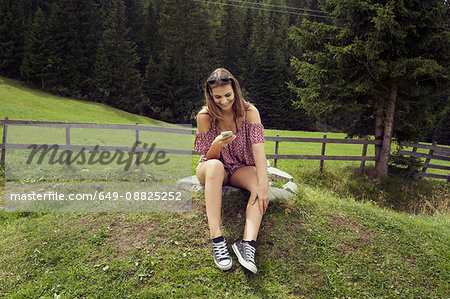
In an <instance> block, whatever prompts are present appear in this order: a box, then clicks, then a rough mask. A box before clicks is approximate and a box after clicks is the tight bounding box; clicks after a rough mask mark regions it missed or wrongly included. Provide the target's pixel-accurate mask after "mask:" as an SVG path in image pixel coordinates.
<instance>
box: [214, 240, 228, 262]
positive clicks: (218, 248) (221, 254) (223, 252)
mask: <svg viewBox="0 0 450 299" xmlns="http://www.w3.org/2000/svg"><path fill="white" fill-rule="evenodd" d="M212 244H213V250H214V253H215V256H216V258H217V259H218V260H219V261H220V260H224V259H229V258H230V253H229V252H228V249H227V243H226V242H225V241H221V242H219V243H214V242H213V243H212Z"/></svg>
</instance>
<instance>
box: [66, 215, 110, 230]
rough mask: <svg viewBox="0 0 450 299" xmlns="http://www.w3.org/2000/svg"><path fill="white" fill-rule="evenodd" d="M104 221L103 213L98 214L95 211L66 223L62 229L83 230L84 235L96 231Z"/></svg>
mask: <svg viewBox="0 0 450 299" xmlns="http://www.w3.org/2000/svg"><path fill="white" fill-rule="evenodd" d="M104 222H105V219H104V215H102V216H99V215H97V214H96V213H88V214H86V215H83V216H81V217H80V218H78V219H77V220H75V221H74V222H73V223H71V224H70V225H68V226H67V227H66V228H65V229H64V231H68V230H70V231H83V232H85V233H86V235H89V234H91V233H94V232H95V231H97V230H98V229H99V228H100V227H101V226H102V225H103V223H104Z"/></svg>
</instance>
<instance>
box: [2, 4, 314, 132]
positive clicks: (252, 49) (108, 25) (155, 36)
mask: <svg viewBox="0 0 450 299" xmlns="http://www.w3.org/2000/svg"><path fill="white" fill-rule="evenodd" d="M247 2H248V3H245V2H244V3H243V2H240V1H227V2H221V3H217V2H215V3H214V2H209V1H191V0H165V1H156V0H155V1H152V0H79V1H72V0H57V1H55V0H0V22H1V25H0V50H1V51H0V55H1V56H0V73H1V74H2V75H4V76H7V77H12V78H16V79H20V80H25V81H28V82H29V83H30V84H33V85H35V86H38V87H40V88H42V89H45V90H48V91H50V92H52V93H55V94H58V95H62V96H68V97H73V98H77V99H84V100H89V101H97V102H101V103H105V104H108V105H111V106H114V107H117V108H120V109H123V110H126V111H129V112H133V113H139V114H142V115H146V116H149V117H152V118H156V119H160V120H165V121H169V122H179V123H186V122H187V123H192V122H193V120H194V116H195V114H196V113H197V111H198V110H199V109H200V108H201V106H202V105H203V103H204V97H203V91H202V90H203V84H204V82H205V79H206V77H207V75H208V74H209V73H210V72H211V71H212V70H214V69H215V68H217V67H225V68H227V69H229V70H230V71H231V72H232V73H233V74H234V75H235V76H236V77H237V78H238V79H239V80H240V83H241V86H242V87H243V92H244V96H245V98H246V100H248V101H250V102H252V103H254V104H255V105H257V107H258V108H259V110H260V113H261V117H262V118H263V120H264V125H265V126H266V127H267V128H279V129H306V130H311V129H314V128H315V126H316V124H315V122H314V121H313V119H312V118H310V117H308V116H306V114H305V113H304V112H303V111H302V110H300V109H294V107H293V106H292V100H293V99H294V98H295V95H294V94H293V93H292V92H291V91H289V90H288V88H287V86H286V82H288V81H290V80H293V79H295V75H294V74H293V72H292V70H291V69H290V66H289V60H290V56H291V55H292V54H293V53H294V52H295V49H294V48H293V45H292V42H290V41H289V39H288V36H287V32H288V28H289V26H290V25H292V24H297V23H298V22H300V21H301V19H302V18H303V17H304V15H302V14H299V13H298V12H302V13H304V11H294V12H296V13H286V12H285V11H284V12H283V10H282V9H280V8H279V7H278V5H279V6H290V7H304V8H314V7H315V4H314V1H309V0H288V1H284V0H278V1H265V2H267V3H269V2H270V5H271V6H269V8H271V9H261V8H260V6H257V5H256V6H255V5H251V1H247ZM255 2H256V1H255ZM249 3H250V4H249ZM223 4H227V5H223Z"/></svg>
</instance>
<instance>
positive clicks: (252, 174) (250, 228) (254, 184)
mask: <svg viewBox="0 0 450 299" xmlns="http://www.w3.org/2000/svg"><path fill="white" fill-rule="evenodd" d="M230 184H231V185H233V186H236V187H239V188H242V189H245V190H248V191H249V192H250V198H249V200H248V203H247V209H246V212H245V229H244V238H243V240H245V241H251V240H254V241H256V238H257V237H258V231H259V227H260V225H261V220H262V216H263V215H262V214H261V211H260V209H259V204H258V200H257V201H256V202H255V204H253V205H252V201H253V198H254V197H255V196H256V190H257V188H258V177H257V174H256V167H255V166H244V167H241V168H239V169H238V170H236V172H235V173H233V175H232V176H231V177H230Z"/></svg>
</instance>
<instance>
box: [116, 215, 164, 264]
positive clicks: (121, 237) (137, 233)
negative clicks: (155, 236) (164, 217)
mask: <svg viewBox="0 0 450 299" xmlns="http://www.w3.org/2000/svg"><path fill="white" fill-rule="evenodd" d="M158 225H159V221H157V220H146V221H145V222H142V223H138V224H136V223H133V222H131V221H129V220H121V219H120V220H114V221H113V222H112V223H110V225H109V227H110V228H111V231H110V233H109V234H110V235H109V241H108V243H109V244H110V245H111V246H113V247H114V248H115V249H116V250H117V252H116V254H115V256H114V257H115V258H118V257H121V256H123V255H126V254H129V253H131V252H132V251H133V250H135V249H138V248H141V249H143V250H146V251H153V250H154V249H155V247H156V245H155V244H150V243H149V242H148V238H149V235H150V233H151V232H152V231H154V230H155V229H156V228H157V227H158Z"/></svg>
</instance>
